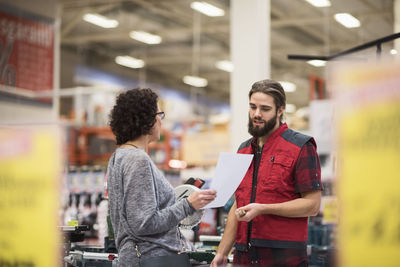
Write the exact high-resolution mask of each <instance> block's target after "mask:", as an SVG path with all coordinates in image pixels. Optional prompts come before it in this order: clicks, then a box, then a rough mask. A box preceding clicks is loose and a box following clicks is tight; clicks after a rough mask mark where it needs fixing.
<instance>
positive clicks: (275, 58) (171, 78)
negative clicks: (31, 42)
mask: <svg viewBox="0 0 400 267" xmlns="http://www.w3.org/2000/svg"><path fill="white" fill-rule="evenodd" d="M60 1H61V3H62V26H61V44H62V49H65V50H68V51H70V52H71V51H72V52H74V53H77V54H79V55H80V63H81V64H82V63H85V64H88V65H90V66H94V67H97V68H100V69H105V70H109V71H112V72H114V73H119V74H123V75H127V76H130V77H133V78H135V79H138V80H140V81H147V82H152V83H156V84H161V85H164V86H166V87H169V88H175V89H178V90H182V91H184V92H194V91H195V92H198V93H199V94H201V95H204V96H207V97H210V98H213V99H217V100H221V101H224V102H226V103H229V90H230V85H229V78H230V74H229V73H228V72H225V71H222V70H219V69H217V68H216V67H215V63H216V62H217V61H219V60H229V59H230V55H229V45H230V43H229V42H230V39H229V31H230V19H229V17H230V12H229V9H230V1H229V0H208V2H209V3H211V4H214V5H215V6H217V7H220V8H222V9H223V10H225V15H224V16H222V17H208V16H205V15H202V14H200V13H197V11H194V10H193V9H191V8H190V4H191V2H192V1H190V0H164V1H160V0H129V1H128V0H85V1H82V0H60ZM331 3H332V5H331V7H329V8H317V7H314V6H312V5H310V4H309V3H307V2H306V1H304V0H271V57H272V58H271V77H272V78H273V79H276V80H281V81H290V82H293V83H295V84H296V85H297V90H296V92H294V93H288V102H289V103H293V104H295V105H296V106H297V107H298V108H299V107H303V106H306V105H308V98H309V93H308V90H309V89H308V88H309V75H311V74H316V75H319V76H321V77H324V75H325V68H316V67H313V66H311V65H309V64H307V63H306V62H305V61H296V60H288V59H287V55H288V54H303V55H304V54H305V55H332V54H335V53H337V52H340V51H343V50H346V49H349V48H351V47H354V46H357V45H360V44H363V43H365V42H368V41H372V40H375V39H378V38H381V37H383V36H386V35H389V34H392V33H393V21H394V19H393V1H392V0H352V1H348V0H331ZM341 12H348V13H351V14H352V15H353V16H355V17H356V18H358V19H359V20H360V22H361V27H359V28H353V29H349V28H345V27H344V26H342V25H340V24H339V23H337V22H336V21H335V20H334V18H333V16H334V14H335V13H341ZM86 13H98V14H101V15H103V16H106V17H107V18H110V19H115V20H118V22H119V25H118V27H116V28H112V29H104V28H101V27H98V26H95V25H93V24H89V23H88V22H85V21H84V20H83V19H82V18H83V16H84V14H86ZM132 30H136V31H138V30H140V31H146V32H150V33H153V34H157V35H159V36H161V37H162V42H161V43H160V44H156V45H146V44H144V43H141V42H138V41H135V40H133V39H131V38H129V32H130V31H132ZM194 44H195V45H194ZM391 45H392V44H387V47H384V51H383V52H384V53H388V51H387V50H388V49H389V46H391ZM389 50H390V49H389ZM119 55H130V56H133V57H135V58H139V59H143V60H144V61H145V64H146V65H145V67H144V68H142V69H130V68H126V67H123V66H120V65H117V64H116V63H115V62H114V59H115V57H116V56H119ZM61 64H63V63H62V62H61ZM195 73H198V76H201V77H204V78H206V79H207V80H208V85H207V87H205V88H202V89H196V90H193V89H191V87H190V86H188V85H186V84H184V83H183V81H182V78H183V76H185V75H191V74H195Z"/></svg>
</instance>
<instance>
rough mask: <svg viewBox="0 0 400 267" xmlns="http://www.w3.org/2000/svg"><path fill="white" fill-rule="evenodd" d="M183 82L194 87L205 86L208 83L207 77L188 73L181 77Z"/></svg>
mask: <svg viewBox="0 0 400 267" xmlns="http://www.w3.org/2000/svg"><path fill="white" fill-rule="evenodd" d="M183 82H184V83H186V84H188V85H191V86H194V87H206V86H207V84H208V81H207V79H204V78H201V77H197V76H189V75H186V76H185V77H183Z"/></svg>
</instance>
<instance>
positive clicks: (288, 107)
mask: <svg viewBox="0 0 400 267" xmlns="http://www.w3.org/2000/svg"><path fill="white" fill-rule="evenodd" d="M285 110H286V112H287V113H294V112H295V111H296V106H295V105H293V104H286V109H285Z"/></svg>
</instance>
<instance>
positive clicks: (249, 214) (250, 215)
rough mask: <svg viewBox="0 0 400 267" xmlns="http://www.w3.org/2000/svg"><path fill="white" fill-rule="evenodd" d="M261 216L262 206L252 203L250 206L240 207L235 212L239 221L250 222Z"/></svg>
mask: <svg viewBox="0 0 400 267" xmlns="http://www.w3.org/2000/svg"><path fill="white" fill-rule="evenodd" d="M260 214H261V204H258V203H250V204H249V205H246V206H243V207H240V208H238V209H236V210H235V215H236V219H237V220H238V221H245V222H249V221H251V220H253V219H254V218H255V217H256V216H258V215H260Z"/></svg>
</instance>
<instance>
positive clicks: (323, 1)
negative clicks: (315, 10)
mask: <svg viewBox="0 0 400 267" xmlns="http://www.w3.org/2000/svg"><path fill="white" fill-rule="evenodd" d="M306 1H307V2H308V3H310V4H311V5H313V6H315V7H328V6H331V1H329V0H306Z"/></svg>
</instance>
